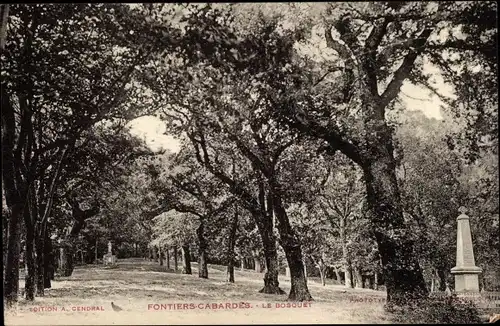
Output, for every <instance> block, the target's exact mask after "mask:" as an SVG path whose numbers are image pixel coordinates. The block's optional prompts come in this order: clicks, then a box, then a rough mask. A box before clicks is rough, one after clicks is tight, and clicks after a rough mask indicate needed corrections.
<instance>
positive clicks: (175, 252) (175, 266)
mask: <svg viewBox="0 0 500 326" xmlns="http://www.w3.org/2000/svg"><path fill="white" fill-rule="evenodd" d="M188 249H189V247H188ZM177 250H178V249H177V246H174V271H175V272H176V273H177V270H178V269H179V262H178V260H177Z"/></svg>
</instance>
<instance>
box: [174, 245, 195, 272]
mask: <svg viewBox="0 0 500 326" xmlns="http://www.w3.org/2000/svg"><path fill="white" fill-rule="evenodd" d="M181 249H182V274H191V253H190V252H189V244H184V245H183V246H182V247H181ZM176 256H177V255H176ZM175 262H176V264H175V265H176V266H177V259H176V260H175Z"/></svg>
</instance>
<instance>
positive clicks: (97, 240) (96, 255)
mask: <svg viewBox="0 0 500 326" xmlns="http://www.w3.org/2000/svg"><path fill="white" fill-rule="evenodd" d="M98 246H99V238H98V237H96V238H95V253H94V255H95V258H94V259H95V264H96V265H97V262H98V261H99V256H98V253H97V249H98ZM136 252H137V248H136Z"/></svg>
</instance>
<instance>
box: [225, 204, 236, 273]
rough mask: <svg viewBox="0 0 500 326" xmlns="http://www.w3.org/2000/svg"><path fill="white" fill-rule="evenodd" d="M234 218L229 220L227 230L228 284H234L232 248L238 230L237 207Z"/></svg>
mask: <svg viewBox="0 0 500 326" xmlns="http://www.w3.org/2000/svg"><path fill="white" fill-rule="evenodd" d="M234 209H235V211H234V216H233V219H232V220H231V226H230V229H229V239H228V246H227V255H226V256H227V257H226V259H227V271H226V281H227V282H229V283H234V246H235V244H236V230H237V228H238V207H235V208H234Z"/></svg>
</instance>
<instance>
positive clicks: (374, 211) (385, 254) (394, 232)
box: [363, 134, 427, 305]
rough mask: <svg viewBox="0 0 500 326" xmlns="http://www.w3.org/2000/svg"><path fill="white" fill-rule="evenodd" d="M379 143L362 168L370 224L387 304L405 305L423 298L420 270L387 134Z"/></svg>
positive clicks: (424, 291) (423, 287) (424, 292)
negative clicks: (375, 151) (403, 207)
mask: <svg viewBox="0 0 500 326" xmlns="http://www.w3.org/2000/svg"><path fill="white" fill-rule="evenodd" d="M385 136H386V137H382V138H381V139H380V141H381V143H380V144H378V145H379V146H377V149H380V148H382V151H380V150H379V153H377V154H378V155H377V156H376V157H375V158H373V160H372V161H371V162H370V164H368V165H367V166H365V167H364V168H363V170H364V177H365V181H366V186H367V187H366V188H367V199H368V207H369V212H370V214H369V215H370V220H371V225H372V228H373V232H374V234H375V238H376V240H377V244H378V249H379V253H380V257H381V259H382V268H383V273H384V280H385V284H386V288H387V302H388V303H389V302H392V303H394V304H397V305H399V304H405V303H406V302H407V301H408V300H412V299H419V298H422V297H424V296H425V295H427V288H426V286H425V281H424V278H423V275H422V270H421V269H420V265H419V263H418V260H417V255H416V254H415V252H414V244H413V242H412V241H411V240H410V236H409V234H408V230H407V228H406V226H405V225H404V219H403V213H402V209H401V198H400V194H399V189H398V184H397V180H396V173H395V168H396V164H395V161H394V158H393V156H392V138H391V136H390V134H388V135H385Z"/></svg>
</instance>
